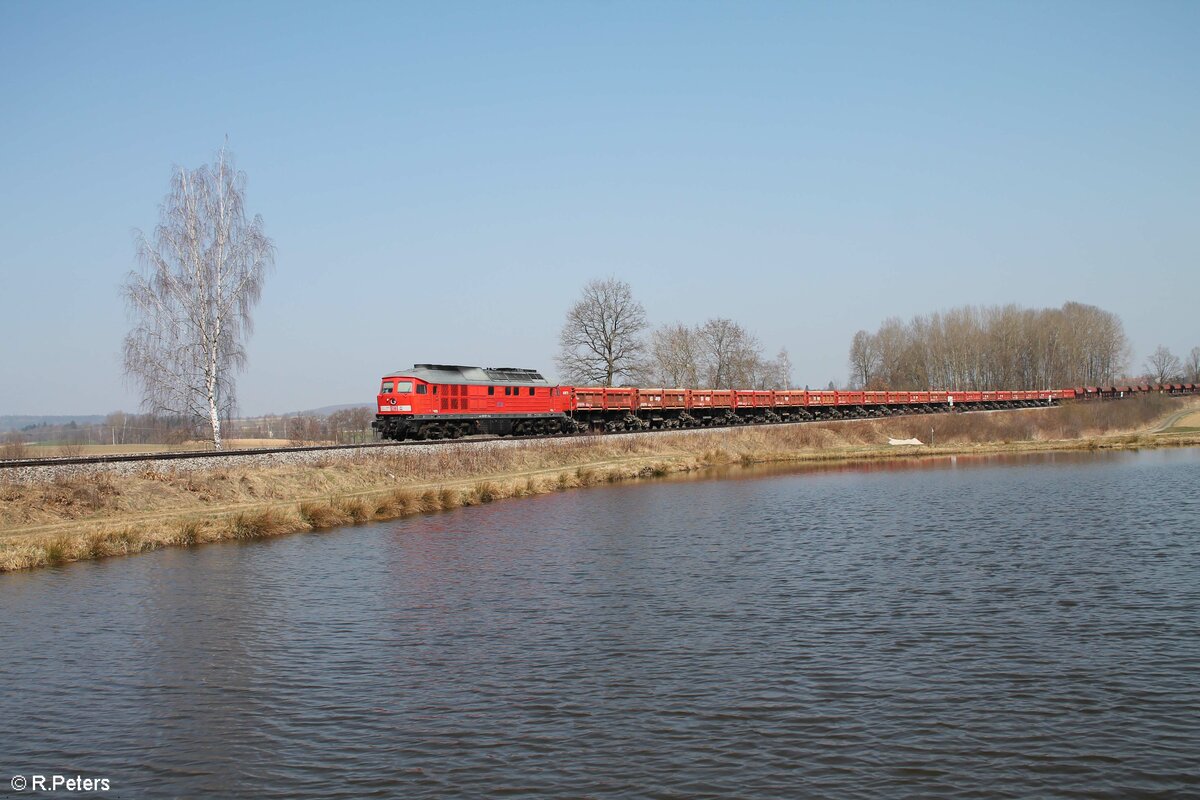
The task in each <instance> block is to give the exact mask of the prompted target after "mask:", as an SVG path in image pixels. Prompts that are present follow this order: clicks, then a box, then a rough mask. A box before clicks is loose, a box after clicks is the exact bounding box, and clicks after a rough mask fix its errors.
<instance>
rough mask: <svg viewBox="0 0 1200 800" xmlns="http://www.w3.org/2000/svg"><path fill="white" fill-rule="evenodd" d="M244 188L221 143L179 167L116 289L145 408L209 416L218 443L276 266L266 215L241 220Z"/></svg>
mask: <svg viewBox="0 0 1200 800" xmlns="http://www.w3.org/2000/svg"><path fill="white" fill-rule="evenodd" d="M245 186H246V175H245V173H244V172H238V171H236V170H235V169H234V166H233V160H232V157H231V155H230V154H229V153H228V152H227V150H226V148H225V147H222V148H221V151H220V153H219V154H218V155H217V159H216V161H215V162H214V163H213V164H211V165H204V166H202V167H199V168H198V169H194V170H189V169H185V168H177V169H176V170H175V174H174V175H173V176H172V178H171V190H170V192H169V193H168V194H167V196H166V198H165V199H164V200H163V203H162V205H161V206H160V208H159V223H158V227H157V228H155V230H154V236H153V239H152V240H151V239H148V238H147V237H146V236H145V234H142V233H140V232H139V234H138V259H139V261H140V262H141V264H142V267H143V269H142V271H141V272H130V273H129V276H128V278H127V279H126V282H125V284H124V286H123V287H122V293H123V295H124V297H125V301H126V305H127V307H128V310H129V314H130V317H131V319H132V321H133V330H131V331H130V333H129V335H128V336H126V337H125V372H126V374H127V375H129V376H130V377H131V378H132V379H133V380H135V381H136V382H137V383H138V384H140V386H141V389H142V398H143V402H142V404H143V406H144V408H145V409H146V410H147V411H150V412H152V413H156V414H177V415H182V416H186V417H190V418H193V419H196V420H202V421H204V422H206V423H207V424H208V426H209V427H211V429H212V441H213V446H214V447H215V448H217V449H220V448H221V417H222V416H226V417H228V416H229V415H230V414H231V413H232V411H233V409H234V407H235V405H236V394H235V391H234V389H235V387H234V375H235V373H236V372H238V371H239V370H240V369H242V368H243V367H244V366H245V363H246V350H245V347H244V342H245V340H246V338H247V337H248V336H249V335H250V333H251V330H252V328H253V320H252V318H251V311H252V309H253V308H254V306H255V304H256V303H257V302H258V300H259V297H260V296H261V294H262V287H263V282H264V280H265V278H266V274H267V271H268V270H269V269H270V268H271V267H272V266H273V264H274V246H273V245H272V243H271V240H270V239H268V238H267V236H266V234H265V233H264V232H263V222H262V218H261V217H258V216H256V217H254V218H253V219H247V218H246V212H245V208H244V199H245Z"/></svg>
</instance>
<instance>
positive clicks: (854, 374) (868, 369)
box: [849, 331, 879, 389]
mask: <svg viewBox="0 0 1200 800" xmlns="http://www.w3.org/2000/svg"><path fill="white" fill-rule="evenodd" d="M849 362H850V385H851V386H854V387H857V388H859V389H866V388H869V387H870V386H871V383H872V381H873V380H874V378H875V375H876V373H877V372H878V371H879V350H878V348H877V346H876V343H875V337H874V336H872V335H871V334H869V333H867V332H866V331H859V332H858V333H856V334H854V339H852V340H851V342H850V358H849Z"/></svg>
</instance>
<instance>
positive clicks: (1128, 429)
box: [0, 397, 1200, 572]
mask: <svg viewBox="0 0 1200 800" xmlns="http://www.w3.org/2000/svg"><path fill="white" fill-rule="evenodd" d="M1198 411H1200V402H1198V401H1196V400H1179V399H1172V398H1164V397H1150V398H1144V399H1138V400H1129V401H1122V402H1120V403H1106V404H1087V405H1084V404H1080V405H1074V406H1064V407H1058V408H1053V409H1040V410H1028V411H1022V412H997V413H994V414H953V415H933V416H917V417H899V418H893V419H882V420H859V421H845V422H831V423H807V424H802V425H793V426H779V427H774V426H772V427H765V428H762V427H753V428H736V429H717V430H713V431H706V432H703V433H699V434H695V433H693V434H688V435H671V434H664V435H662V436H640V437H639V436H635V437H611V438H606V437H580V438H572V439H562V440H553V442H552V443H549V444H548V443H547V442H546V441H543V442H539V443H534V444H531V445H530V446H528V447H525V446H517V447H506V448H480V447H471V446H470V445H466V446H461V447H458V448H443V449H440V450H439V452H437V453H433V454H425V453H412V452H405V453H388V454H378V455H374V454H372V455H367V456H364V457H362V458H361V459H356V460H351V461H330V462H328V463H319V464H315V465H304V466H280V467H257V468H241V469H239V468H228V469H219V470H213V471H211V472H208V473H204V474H195V473H180V474H170V473H167V474H163V473H149V472H147V473H143V474H142V475H137V476H112V475H108V474H106V473H101V474H99V475H93V476H87V477H80V478H72V479H60V480H56V481H53V482H50V483H45V484H33V485H25V484H11V483H9V484H0V572H7V571H14V570H22V569H31V568H37V567H44V566H56V565H59V564H63V563H66V562H70V561H80V560H86V559H92V558H105V557H109V556H115V555H130V554H134V553H141V552H148V551H152V550H157V549H160V548H163V547H172V546H192V545H198V544H203V543H206V542H215V541H225V540H233V539H257V538H263V537H268V536H277V535H282V534H286V533H300V532H309V531H320V530H328V529H331V528H335V527H339V526H342V525H349V524H363V523H366V522H373V521H384V520H391V519H398V518H401V517H406V516H411V515H414V514H424V513H434V512H438V511H443V510H448V509H454V508H459V507H463V506H472V505H479V504H482V503H489V502H494V501H497V500H502V499H507V498H513V497H527V496H532V495H540V494H547V493H550V492H556V491H564V490H567V489H572V488H577V487H582V486H591V485H596V484H603V483H615V482H620V481H627V480H637V479H643V478H653V477H662V476H666V475H671V474H680V473H687V472H696V471H699V470H705V469H709V468H713V467H724V466H730V465H733V466H739V465H740V466H751V465H759V464H780V465H794V466H797V467H803V466H806V465H814V466H821V465H830V464H856V463H865V462H866V463H869V462H880V461H888V460H896V459H913V458H934V457H941V456H951V455H955V456H961V455H996V454H1015V453H1029V452H1051V451H1072V450H1074V451H1079V450H1129V449H1142V448H1153V447H1173V446H1197V445H1200V431H1197V430H1196V429H1195V427H1193V426H1192V425H1182V424H1180V423H1185V422H1186V423H1191V422H1192V420H1193V419H1194V418H1195V415H1196V413H1197V412H1198ZM931 428H932V429H933V434H934V440H935V441H936V442H937V445H936V446H929V445H921V446H901V447H894V446H890V445H888V444H887V441H888V439H889V438H895V439H908V438H913V437H915V438H920V439H921V440H922V441H928V436H929V433H930V429H931Z"/></svg>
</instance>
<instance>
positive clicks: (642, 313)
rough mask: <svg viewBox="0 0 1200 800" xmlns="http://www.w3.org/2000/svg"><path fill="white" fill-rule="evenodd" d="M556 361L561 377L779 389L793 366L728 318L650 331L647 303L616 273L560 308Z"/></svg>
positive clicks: (596, 382)
mask: <svg viewBox="0 0 1200 800" xmlns="http://www.w3.org/2000/svg"><path fill="white" fill-rule="evenodd" d="M555 360H556V362H557V364H558V369H559V375H560V377H561V378H562V379H563V380H564V381H566V382H568V383H577V384H585V385H587V384H590V385H599V386H615V385H618V384H622V383H624V384H641V385H657V386H670V387H681V388H696V387H710V388H717V389H725V388H733V387H735V386H736V387H744V388H761V389H783V388H787V387H788V385H789V384H790V381H791V372H792V364H791V359H790V357H789V356H788V352H787V350H784V349H781V350H780V351H779V353H778V354H777V355H776V356H775V358H773V359H767V358H764V357H763V347H762V343H761V342H760V341H759V340H758V337H756V336H755V335H754V334H753V333H751V332H750V331H749V330H747V329H746V328H745V327H744V326H742V325H741V324H739V323H737V322H735V321H733V320H731V319H725V318H713V319H709V320H708V321H707V322H704V323H703V324H700V325H685V324H683V323H679V322H676V323H671V324H667V325H663V326H661V327H659V328H656V329H654V330H651V329H650V323H649V320H648V318H647V316H646V309H645V308H644V307H643V306H642V304H641V303H639V302H638V301H637V300H636V299H635V298H634V296H633V290H632V289H631V288H630V286H629V284H628V283H625V282H624V281H620V280H617V279H616V278H608V279H606V280H594V281H591V282H590V283H588V284H587V285H586V286H585V287H584V288H583V293H582V295H581V296H580V298H579V300H578V301H577V302H576V303H575V304H574V305H573V306H572V307H571V308H570V310H569V311H568V312H567V318H566V321H565V323H564V324H563V327H562V332H561V333H560V335H559V353H558V356H557V358H556V359H555Z"/></svg>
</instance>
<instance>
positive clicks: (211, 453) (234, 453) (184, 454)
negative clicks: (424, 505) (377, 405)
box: [0, 406, 1045, 471]
mask: <svg viewBox="0 0 1200 800" xmlns="http://www.w3.org/2000/svg"><path fill="white" fill-rule="evenodd" d="M1041 407H1043V408H1044V407H1045V406H1041ZM1001 410H1004V411H1019V410H1021V409H1019V408H1010V409H1001ZM985 411H987V409H977V410H976V409H970V410H968V409H961V410H955V411H936V412H923V411H916V410H913V411H911V412H907V413H903V414H897V413H893V414H892V415H891V416H913V415H918V414H930V413H932V414H970V413H983V412H985ZM882 418H883V417H882V416H880V417H876V416H866V417H857V416H847V417H843V418H840V419H836V418H829V419H812V420H790V421H785V422H754V423H744V424H741V425H711V426H705V427H699V428H669V429H662V428H655V429H647V430H638V431H613V432H608V433H600V432H580V433H564V434H554V435H529V436H503V437H501V436H494V435H484V436H468V437H463V438H460V439H426V440H409V441H403V442H388V441H384V442H365V443H362V444H332V445H300V446H288V447H248V448H239V449H233V450H176V451H168V452H161V453H121V454H113V455H94V456H48V457H42V458H19V459H0V471H2V470H5V469H22V468H28V467H69V466H80V465H85V466H103V465H105V464H128V463H132V462H139V461H143V462H156V461H188V460H195V459H204V458H208V459H236V458H244V457H248V456H271V455H291V454H294V453H313V452H342V451H349V450H377V449H394V448H400V447H436V446H439V445H447V444H468V445H469V444H485V443H487V442H520V441H547V440H561V439H579V438H584V437H588V436H638V435H641V434H646V433H687V432H701V431H716V430H736V429H741V428H761V427H769V426H775V425H803V424H806V423H809V422H853V421H856V420H858V421H861V420H867V419H882Z"/></svg>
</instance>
